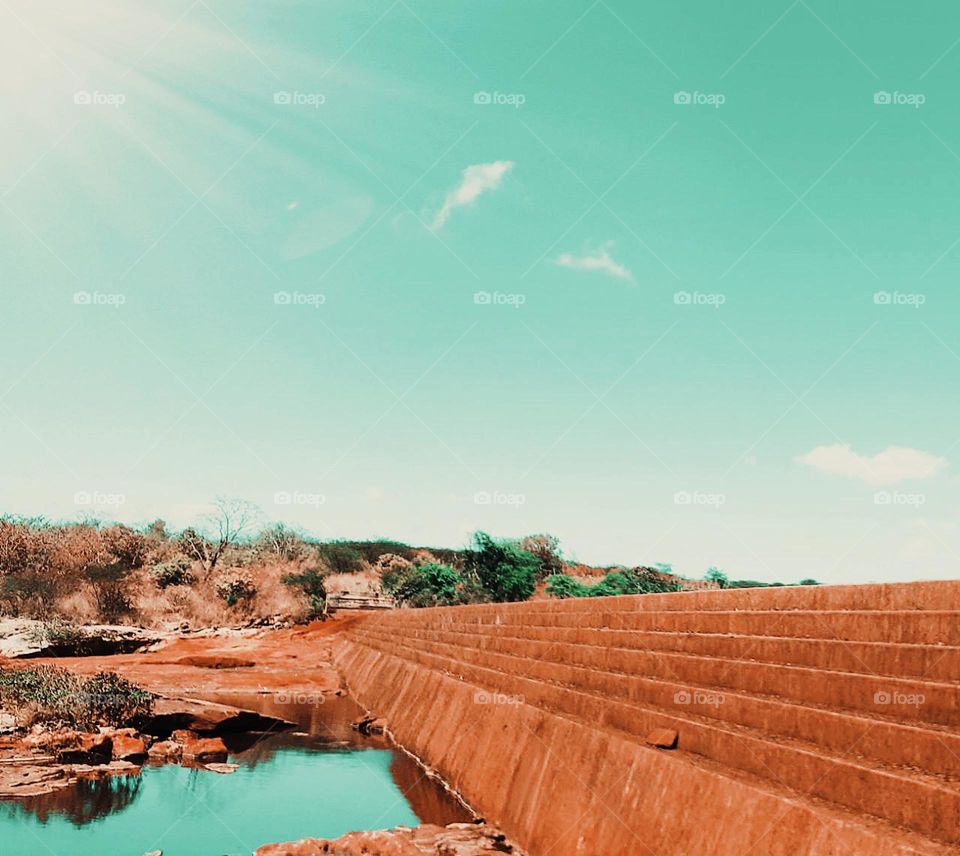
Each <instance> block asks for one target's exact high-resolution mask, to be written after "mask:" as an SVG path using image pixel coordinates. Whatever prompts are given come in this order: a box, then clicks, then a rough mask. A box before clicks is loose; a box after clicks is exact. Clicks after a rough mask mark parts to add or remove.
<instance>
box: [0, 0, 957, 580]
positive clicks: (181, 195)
mask: <svg viewBox="0 0 960 856" xmlns="http://www.w3.org/2000/svg"><path fill="white" fill-rule="evenodd" d="M729 6H730V4H716V3H708V2H705V0H696V2H694V0H686V2H684V0H680V2H676V3H671V4H664V3H650V2H642V3H638V2H635V0H634V2H626V0H596V2H592V0H553V2H551V3H549V4H546V3H542V4H541V3H522V4H520V3H516V2H506V0H488V2H485V3H482V4H452V3H440V2H436V0H375V2H367V0H350V2H345V0H344V1H343V2H341V0H328V2H324V3H308V2H304V0H274V2H271V3H269V4H265V3H254V2H245V0H230V2H226V0H150V2H145V0H123V2H119V0H117V2H115V0H91V2H89V3H83V4H78V3H75V2H70V0H29V2H28V0H4V2H3V3H2V4H0V20H2V25H0V65H2V66H3V68H2V74H0V104H2V114H0V115H2V121H3V126H4V127H3V131H4V132H3V134H2V136H0V289H2V298H3V299H2V305H0V366H2V373H0V431H2V450H3V452H2V468H0V509H2V511H4V512H7V513H13V514H28V515H45V516H46V517H48V518H53V519H81V518H83V517H88V516H96V517H100V518H103V519H116V520H121V521H125V522H128V523H144V522H147V521H149V520H152V519H153V518H156V517H162V518H164V519H165V520H167V521H168V523H169V524H170V525H171V526H173V527H182V526H185V525H189V524H191V523H194V522H196V520H197V518H198V516H199V515H201V514H202V513H203V512H204V511H205V510H206V509H207V508H208V507H209V503H210V502H211V500H212V499H213V498H214V497H216V496H218V495H229V496H239V497H244V498H246V499H248V500H250V501H252V502H255V503H257V504H258V505H259V506H260V507H261V508H262V509H263V511H264V517H265V519H269V520H282V521H285V522H287V523H290V524H292V525H296V526H299V527H302V528H303V529H304V530H305V531H307V532H309V533H312V534H313V535H316V536H318V537H322V538H335V537H341V538H360V537H373V536H385V537H393V538H398V539H401V540H404V541H407V542H409V543H415V544H422V545H436V546H459V545H462V544H464V543H465V542H466V540H467V539H468V538H469V535H470V533H471V532H472V531H474V530H476V529H485V530H488V531H490V532H492V533H494V534H496V535H500V536H505V537H506V536H516V535H522V534H526V533H532V532H544V531H545V532H550V533H553V534H555V535H556V536H558V537H559V538H560V540H561V545H562V547H563V549H564V550H565V552H566V554H567V555H568V556H570V557H572V558H576V559H579V560H581V561H585V562H592V563H597V564H612V563H622V564H631V565H632V564H651V563H653V562H665V563H671V564H672V565H673V567H674V568H675V570H677V571H678V572H680V573H683V574H685V575H687V576H691V577H699V576H701V575H702V574H703V573H704V571H705V570H706V569H707V568H708V567H710V566H718V567H721V568H723V569H724V570H726V572H727V573H728V574H729V575H730V576H732V577H735V578H750V579H758V580H765V581H772V580H785V581H795V580H798V579H801V578H805V577H813V578H816V579H819V580H822V581H824V582H831V583H843V582H867V581H893V580H913V579H932V578H947V577H955V576H957V574H958V570H957V568H958V564H960V498H958V491H957V487H958V472H957V470H958V467H957V459H958V458H960V436H958V433H960V420H958V418H957V416H958V410H960V405H958V398H957V396H956V390H957V387H958V381H960V337H958V327H957V323H956V322H957V319H958V309H960V295H958V293H957V287H956V283H957V277H958V274H960V206H958V204H957V199H958V195H960V194H958V190H960V110H958V109H957V106H958V99H960V94H958V91H957V87H956V81H957V79H958V72H960V8H958V7H957V6H956V4H955V3H949V2H945V0H944V2H929V3H923V4H903V3H900V2H893V0H878V2H875V3H872V4H870V6H869V9H868V10H867V9H866V7H864V6H862V5H861V4H850V3H839V2H831V0H796V2H791V0H782V2H775V3H771V2H769V0H765V2H760V0H744V2H741V3H738V4H735V8H729Z"/></svg>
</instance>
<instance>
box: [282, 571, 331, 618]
mask: <svg viewBox="0 0 960 856" xmlns="http://www.w3.org/2000/svg"><path fill="white" fill-rule="evenodd" d="M282 582H283V584H284V585H288V586H291V587H292V588H297V589H300V592H301V593H302V594H303V595H304V596H305V597H306V598H307V602H308V603H309V605H310V613H309V617H310V618H319V617H320V616H322V615H324V614H325V613H326V611H327V587H326V585H325V584H324V582H323V574H322V573H321V572H319V571H317V570H309V571H304V572H303V573H302V574H287V575H286V576H285V577H283V578H282Z"/></svg>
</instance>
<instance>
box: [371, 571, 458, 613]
mask: <svg viewBox="0 0 960 856" xmlns="http://www.w3.org/2000/svg"><path fill="white" fill-rule="evenodd" d="M461 584H462V580H461V578H460V574H458V573H457V571H456V570H455V569H454V568H451V567H450V566H449V565H441V564H440V563H439V562H428V563H427V564H425V565H412V564H411V565H409V566H408V567H406V568H404V569H398V570H397V571H396V573H394V574H393V575H391V576H389V577H388V579H387V580H385V581H384V588H385V589H386V590H387V591H388V592H390V593H391V594H392V595H393V596H394V597H396V599H397V600H398V601H399V602H400V603H402V604H405V605H407V606H418V607H422V606H451V605H455V604H458V603H462V602H463V597H462V595H461Z"/></svg>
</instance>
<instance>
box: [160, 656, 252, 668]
mask: <svg viewBox="0 0 960 856" xmlns="http://www.w3.org/2000/svg"><path fill="white" fill-rule="evenodd" d="M177 665H178V666H196V667H197V668H199V669H250V668H253V667H254V666H256V665H257V664H256V663H255V662H253V660H244V659H243V658H241V657H227V656H225V655H222V654H210V655H202V654H198V655H195V656H191V657H181V658H180V659H179V660H177Z"/></svg>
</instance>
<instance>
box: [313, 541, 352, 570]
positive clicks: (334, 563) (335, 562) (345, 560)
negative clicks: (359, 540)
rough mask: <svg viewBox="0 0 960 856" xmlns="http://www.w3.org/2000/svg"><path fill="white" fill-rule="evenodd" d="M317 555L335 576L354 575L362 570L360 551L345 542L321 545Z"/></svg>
mask: <svg viewBox="0 0 960 856" xmlns="http://www.w3.org/2000/svg"><path fill="white" fill-rule="evenodd" d="M317 553H318V555H319V556H320V558H321V559H322V560H323V563H324V564H325V565H326V566H327V567H328V568H329V569H330V570H331V571H332V572H333V573H335V574H354V573H356V572H357V571H360V570H362V569H363V557H362V556H361V555H360V551H359V550H358V549H357V548H356V547H354V546H352V545H351V544H348V543H346V542H343V541H331V542H330V543H329V544H321V545H320V546H319V547H318V548H317Z"/></svg>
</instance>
